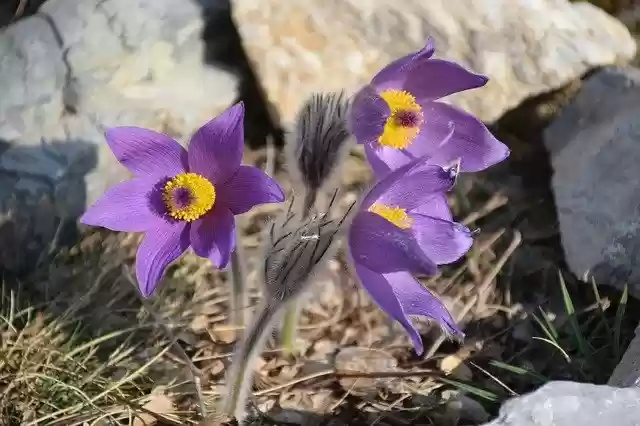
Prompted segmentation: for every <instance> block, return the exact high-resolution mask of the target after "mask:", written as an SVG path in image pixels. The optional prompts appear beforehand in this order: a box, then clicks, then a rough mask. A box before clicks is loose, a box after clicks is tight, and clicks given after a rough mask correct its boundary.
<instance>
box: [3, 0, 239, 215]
mask: <svg viewBox="0 0 640 426" xmlns="http://www.w3.org/2000/svg"><path fill="white" fill-rule="evenodd" d="M204 7H209V8H216V7H217V8H219V9H220V13H224V8H225V7H227V8H228V4H226V3H225V2H223V1H219V0H211V1H206V0H201V1H199V2H195V1H193V2H192V1H185V0H83V1H77V0H49V1H47V2H46V3H45V4H44V5H42V7H41V8H40V10H39V11H38V13H36V14H35V15H33V16H30V17H28V18H25V19H23V20H20V21H18V22H17V23H15V24H13V25H11V26H9V27H7V28H6V29H5V30H4V31H3V32H1V33H0V93H2V96H0V117H2V120H1V121H0V169H1V170H2V173H0V201H2V202H4V201H5V200H6V199H7V197H8V196H9V195H11V194H13V193H15V192H16V191H17V192H20V191H22V190H24V191H26V192H25V194H33V193H38V192H42V193H45V194H49V195H53V196H54V199H55V204H56V209H57V214H60V215H62V216H76V215H78V214H79V213H80V212H82V210H83V209H84V207H85V205H86V203H90V202H92V201H94V200H95V199H96V198H97V197H99V196H100V195H101V194H102V193H103V191H104V189H105V188H106V187H108V186H110V185H111V184H113V183H115V182H118V181H120V180H122V179H123V178H125V177H126V173H125V171H124V169H123V168H122V167H121V166H120V165H119V164H117V162H116V161H115V158H114V157H113V155H112V154H111V152H110V151H109V149H108V147H107V145H106V143H105V141H104V137H103V130H104V127H108V126H114V125H135V126H143V127H149V128H152V129H155V130H159V131H164V132H166V133H169V134H171V135H173V136H176V137H180V138H185V137H187V136H188V135H189V133H191V132H192V131H193V130H195V128H197V127H198V126H199V125H200V124H203V123H204V122H205V121H207V120H209V119H210V118H212V117H213V116H214V115H216V114H218V113H219V112H220V111H221V110H222V109H224V108H226V107H227V106H228V105H229V104H231V103H232V102H233V101H234V100H235V98H236V95H237V91H236V85H237V80H236V77H235V76H233V75H231V74H229V73H227V72H225V71H222V70H220V69H217V68H214V67H211V66H209V65H207V64H205V63H204V50H205V47H206V46H205V42H204V41H203V40H202V34H201V33H202V28H203V26H204V19H203V8H204ZM212 13H215V11H212ZM227 13H228V11H227Z"/></svg>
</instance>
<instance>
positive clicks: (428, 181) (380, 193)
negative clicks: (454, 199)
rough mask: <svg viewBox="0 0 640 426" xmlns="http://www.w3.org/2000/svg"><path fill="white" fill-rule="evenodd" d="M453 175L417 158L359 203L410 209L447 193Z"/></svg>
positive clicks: (382, 181)
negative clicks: (437, 195) (439, 194)
mask: <svg viewBox="0 0 640 426" xmlns="http://www.w3.org/2000/svg"><path fill="white" fill-rule="evenodd" d="M454 179H455V176H454V175H453V174H452V173H451V172H450V171H447V170H444V169H443V168H442V167H440V166H436V165H433V164H430V163H429V162H428V161H427V160H425V159H422V158H419V159H417V160H414V161H413V162H411V163H407V164H405V165H404V166H402V167H400V168H399V169H396V170H394V171H393V172H392V173H390V174H388V175H387V176H386V177H385V178H384V179H382V180H381V181H379V182H378V183H377V184H376V185H375V186H374V187H373V188H371V190H370V191H369V192H368V194H367V195H366V196H365V198H364V200H363V202H362V208H365V209H366V208H369V206H371V205H372V204H373V203H375V202H380V203H383V204H386V205H388V206H393V207H400V208H403V209H406V210H413V209H415V208H418V207H419V206H421V205H423V204H424V203H426V202H427V201H428V200H429V199H430V198H431V197H432V196H433V195H434V194H438V193H441V192H446V191H449V190H450V189H451V188H452V187H453V184H454Z"/></svg>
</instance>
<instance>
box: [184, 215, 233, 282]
mask: <svg viewBox="0 0 640 426" xmlns="http://www.w3.org/2000/svg"><path fill="white" fill-rule="evenodd" d="M191 246H192V247H193V251H194V252H195V253H196V254H197V255H198V256H200V257H206V258H208V259H209V260H210V261H211V263H213V265H214V266H215V267H216V268H218V269H223V268H225V267H226V266H227V264H228V263H229V258H230V257H231V252H232V251H233V250H234V249H235V247H236V225H235V220H234V218H233V213H231V211H230V210H229V209H228V208H227V207H226V206H216V207H214V208H213V211H212V212H211V213H209V214H206V215H204V216H203V217H202V218H201V219H199V220H197V221H195V222H194V223H193V224H192V225H191Z"/></svg>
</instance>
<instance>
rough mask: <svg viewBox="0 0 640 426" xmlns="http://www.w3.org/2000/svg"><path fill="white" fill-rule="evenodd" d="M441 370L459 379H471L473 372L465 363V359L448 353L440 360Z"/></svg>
mask: <svg viewBox="0 0 640 426" xmlns="http://www.w3.org/2000/svg"><path fill="white" fill-rule="evenodd" d="M440 370H442V371H443V372H445V373H447V374H450V375H451V376H452V377H454V378H456V379H458V380H465V381H467V380H471V379H472V378H473V372H472V371H471V369H470V368H469V367H467V365H466V364H465V363H464V360H463V359H462V358H460V357H458V356H456V355H448V356H446V357H444V358H442V360H441V361H440Z"/></svg>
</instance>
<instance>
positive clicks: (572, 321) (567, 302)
mask: <svg viewBox="0 0 640 426" xmlns="http://www.w3.org/2000/svg"><path fill="white" fill-rule="evenodd" d="M558 278H560V289H561V290H562V299H563V302H564V309H565V312H566V313H567V315H568V316H569V326H570V327H571V331H572V332H573V337H574V338H575V339H576V343H577V344H578V351H579V352H580V355H582V356H583V357H584V358H585V359H588V358H589V357H590V353H591V351H590V350H589V344H588V343H587V341H586V340H585V338H584V335H583V334H582V330H581V329H580V324H579V323H578V317H577V314H576V310H575V307H574V306H573V300H571V295H570V294H569V290H568V289H567V285H566V283H565V282H564V278H563V277H562V273H561V272H560V271H558Z"/></svg>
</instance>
